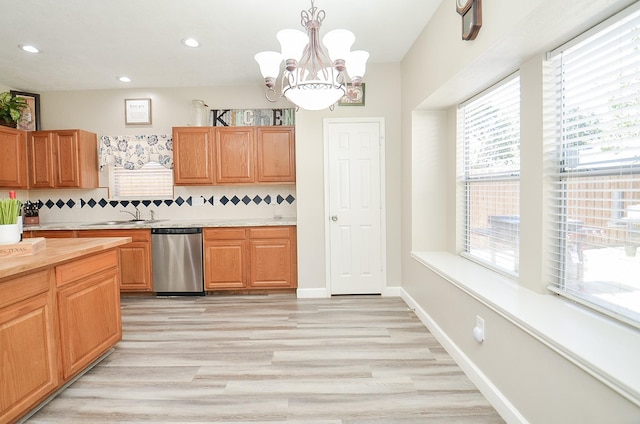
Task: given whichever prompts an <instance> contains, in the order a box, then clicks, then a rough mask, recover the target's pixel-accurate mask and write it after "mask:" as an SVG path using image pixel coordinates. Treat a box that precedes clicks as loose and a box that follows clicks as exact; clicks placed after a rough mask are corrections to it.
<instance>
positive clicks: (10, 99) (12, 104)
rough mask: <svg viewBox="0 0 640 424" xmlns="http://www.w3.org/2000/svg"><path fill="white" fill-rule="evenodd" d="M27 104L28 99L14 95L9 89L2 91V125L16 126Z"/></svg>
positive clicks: (0, 94) (0, 116) (0, 121)
mask: <svg viewBox="0 0 640 424" xmlns="http://www.w3.org/2000/svg"><path fill="white" fill-rule="evenodd" d="M26 106H27V101H26V100H25V99H23V98H22V97H16V96H13V95H12V94H11V93H9V92H8V91H5V92H4V93H0V125H4V126H5V127H13V128H15V127H16V126H17V124H18V121H19V120H20V116H22V109H24V108H25V107H26Z"/></svg>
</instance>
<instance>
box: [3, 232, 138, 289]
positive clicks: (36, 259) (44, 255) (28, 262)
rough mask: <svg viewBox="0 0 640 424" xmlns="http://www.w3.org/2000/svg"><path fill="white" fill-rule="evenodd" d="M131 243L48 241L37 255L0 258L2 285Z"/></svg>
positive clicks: (125, 239)
mask: <svg viewBox="0 0 640 424" xmlns="http://www.w3.org/2000/svg"><path fill="white" fill-rule="evenodd" d="M130 241H131V238H129V237H108V238H107V237H105V238H87V239H47V240H46V248H45V249H44V250H43V251H42V252H39V253H37V254H35V255H30V256H11V257H5V258H0V284H2V282H3V281H4V280H5V278H8V277H13V276H16V275H18V274H22V273H25V272H34V271H38V270H40V269H43V268H48V267H51V266H54V265H57V264H60V263H63V262H67V261H70V260H73V259H76V258H79V257H81V256H85V255H88V254H91V253H97V252H100V251H103V250H107V249H111V248H114V247H118V246H120V245H123V244H126V243H129V242H130Z"/></svg>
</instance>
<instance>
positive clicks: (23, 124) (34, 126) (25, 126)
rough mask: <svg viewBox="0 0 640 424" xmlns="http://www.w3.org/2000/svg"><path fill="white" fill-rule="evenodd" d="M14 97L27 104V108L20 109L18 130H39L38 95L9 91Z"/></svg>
mask: <svg viewBox="0 0 640 424" xmlns="http://www.w3.org/2000/svg"><path fill="white" fill-rule="evenodd" d="M10 93H11V95H12V96H14V97H21V98H23V99H24V100H25V101H26V102H27V106H25V108H24V109H22V116H20V120H19V121H18V125H17V128H18V129H19V130H26V131H37V130H39V129H40V95H39V94H35V93H27V92H25V91H14V90H11V91H10Z"/></svg>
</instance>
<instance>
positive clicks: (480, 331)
mask: <svg viewBox="0 0 640 424" xmlns="http://www.w3.org/2000/svg"><path fill="white" fill-rule="evenodd" d="M473 338H474V339H476V341H477V342H478V343H482V342H484V339H485V337H484V319H483V318H481V317H480V315H476V326H475V327H473Z"/></svg>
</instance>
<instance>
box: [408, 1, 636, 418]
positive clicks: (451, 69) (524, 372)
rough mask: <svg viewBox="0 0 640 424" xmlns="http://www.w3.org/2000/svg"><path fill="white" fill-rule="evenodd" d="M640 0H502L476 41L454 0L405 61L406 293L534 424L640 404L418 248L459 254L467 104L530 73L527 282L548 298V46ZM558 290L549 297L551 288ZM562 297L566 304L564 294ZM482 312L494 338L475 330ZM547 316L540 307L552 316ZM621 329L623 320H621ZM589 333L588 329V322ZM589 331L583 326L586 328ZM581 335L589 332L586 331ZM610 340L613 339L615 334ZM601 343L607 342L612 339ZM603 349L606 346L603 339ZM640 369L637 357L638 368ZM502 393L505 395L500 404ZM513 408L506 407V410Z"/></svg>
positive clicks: (526, 83) (523, 281)
mask: <svg viewBox="0 0 640 424" xmlns="http://www.w3.org/2000/svg"><path fill="white" fill-rule="evenodd" d="M631 3H633V1H629V0H623V1H614V0H592V1H588V2H584V1H578V0H565V1H562V2H558V1H555V0H529V1H510V0H494V1H485V2H483V26H482V29H481V30H480V34H479V36H478V38H477V39H476V40H475V41H471V42H465V41H462V40H461V39H460V16H459V15H457V14H456V12H455V8H454V7H453V4H452V3H451V2H444V3H443V5H442V6H441V7H440V8H439V9H438V11H437V12H436V15H435V16H434V17H433V19H432V20H431V21H430V22H429V23H428V25H427V26H426V27H425V29H424V31H423V33H422V34H421V35H420V37H419V38H418V40H417V41H416V42H415V43H414V46H413V47H412V49H411V51H410V52H409V54H408V55H407V56H406V57H405V59H404V60H403V62H402V85H403V93H402V135H403V137H402V154H401V169H402V182H403V184H402V258H401V262H402V284H403V285H402V288H403V290H404V291H405V293H406V294H407V297H409V298H411V299H412V300H413V301H415V303H416V305H417V306H418V308H420V310H422V311H424V312H425V314H427V315H428V316H429V317H430V319H431V320H432V321H431V324H432V328H433V329H434V331H436V330H437V331H439V332H441V333H440V334H441V335H442V336H443V338H444V339H446V341H447V343H449V345H450V346H451V347H452V348H453V349H455V350H456V352H459V353H460V355H461V357H464V358H466V360H467V361H468V364H467V365H468V367H467V369H472V370H475V371H477V375H479V376H481V377H483V378H487V385H486V386H485V387H493V389H491V390H494V391H495V393H497V395H496V397H493V400H496V399H497V400H498V402H500V403H501V404H502V405H503V406H504V407H505V408H507V409H509V408H510V411H511V412H512V414H507V415H508V416H509V417H511V418H513V419H516V418H515V417H518V416H519V417H521V418H524V419H525V420H528V421H529V422H532V423H600V422H607V423H631V422H637V420H638V417H640V410H639V408H638V407H637V405H635V404H633V403H632V402H630V401H629V400H627V399H626V398H624V397H623V396H621V395H620V394H618V392H616V391H614V390H612V389H610V388H609V387H608V386H607V385H606V384H604V383H602V382H601V381H600V380H599V379H598V378H596V377H595V376H594V375H595V374H594V373H588V372H585V371H583V369H581V368H580V367H579V366H576V364H577V363H579V361H580V358H575V360H574V361H573V362H572V361H569V360H567V359H566V358H565V357H563V356H562V355H561V354H559V353H558V352H559V350H558V349H560V350H561V349H562V346H560V347H558V346H555V347H554V348H551V347H550V346H548V345H547V344H545V343H543V342H541V340H540V339H539V338H536V337H533V336H532V334H531V333H530V332H528V331H526V330H525V329H526V326H527V323H526V322H524V323H522V322H521V323H518V324H516V322H515V321H514V320H513V319H512V318H508V317H506V316H505V315H504V314H502V313H501V312H500V311H499V310H497V309H496V308H494V307H491V306H490V305H489V304H488V303H487V302H485V301H484V300H481V298H479V297H477V296H473V295H472V294H471V293H470V292H469V291H466V290H462V289H460V288H458V287H457V286H455V285H453V284H452V283H451V282H450V281H449V280H448V279H446V278H443V277H442V276H440V275H439V274H436V273H434V272H433V271H431V270H429V269H427V267H425V266H424V265H423V264H421V263H418V262H417V261H416V260H414V259H413V258H412V257H411V251H415V250H436V251H446V252H450V253H453V254H456V253H457V252H458V251H459V243H458V238H459V231H458V229H457V225H456V214H457V213H458V209H457V208H456V201H457V187H456V179H455V175H456V173H455V169H456V158H455V143H456V140H455V130H456V128H455V125H456V119H455V118H456V105H457V104H458V103H459V102H461V101H464V100H466V99H467V98H469V97H471V96H472V95H474V94H476V93H477V92H479V91H481V90H483V89H485V88H487V87H489V86H490V85H492V84H493V83H496V82H498V81H499V80H501V79H502V78H504V77H505V76H507V75H509V74H511V73H512V72H514V71H516V70H517V69H520V75H521V82H522V101H523V107H522V117H521V120H522V130H523V131H522V140H521V142H522V156H523V158H525V157H526V160H523V165H522V171H521V189H522V190H523V191H526V193H527V196H522V197H523V199H522V204H521V211H522V214H521V215H522V216H521V222H522V224H523V225H522V227H523V228H522V231H521V254H520V257H521V275H522V276H521V278H520V281H519V284H520V285H521V286H522V287H524V288H525V289H524V290H527V289H528V290H531V292H532V293H534V294H535V293H540V296H545V295H543V294H542V293H544V292H545V290H544V285H545V284H544V278H543V269H544V268H543V264H544V260H543V258H544V247H543V243H542V241H543V239H542V234H543V231H544V228H543V224H542V216H543V211H544V206H545V204H544V200H543V194H542V193H543V188H544V186H543V184H544V182H543V181H542V178H541V175H542V169H541V164H542V145H541V141H542V118H541V117H542V91H541V76H542V63H543V58H544V52H545V51H547V50H548V49H551V48H553V47H556V46H558V45H560V44H562V43H563V42H565V41H567V40H569V39H570V38H571V37H573V36H575V35H577V34H579V33H580V32H582V31H584V30H585V29H587V28H589V27H591V26H592V25H594V24H595V23H597V22H599V21H600V20H602V19H604V18H606V17H607V16H609V15H611V14H613V13H614V12H616V11H618V10H620V9H622V8H624V6H625V5H628V4H631ZM546 296H548V295H546ZM558 301H561V300H558ZM476 314H479V315H481V316H482V317H483V318H484V319H485V324H486V327H487V331H490V341H488V342H486V343H483V344H482V345H479V344H478V343H476V342H475V341H473V338H472V337H471V329H472V328H473V325H474V324H475V316H476ZM544 314H545V311H540V316H541V317H544ZM612 325H616V324H612ZM581 331H584V332H585V333H584V334H588V331H589V329H581ZM581 334H582V333H581ZM577 337H580V336H577ZM605 337H606V335H605ZM594 342H595V343H598V344H600V343H606V341H605V340H604V337H603V339H600V340H597V341H594ZM594 347H596V345H594ZM628 365H629V366H634V364H631V363H630V364H628ZM500 396H505V398H502V401H501V400H500ZM503 412H504V410H503Z"/></svg>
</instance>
